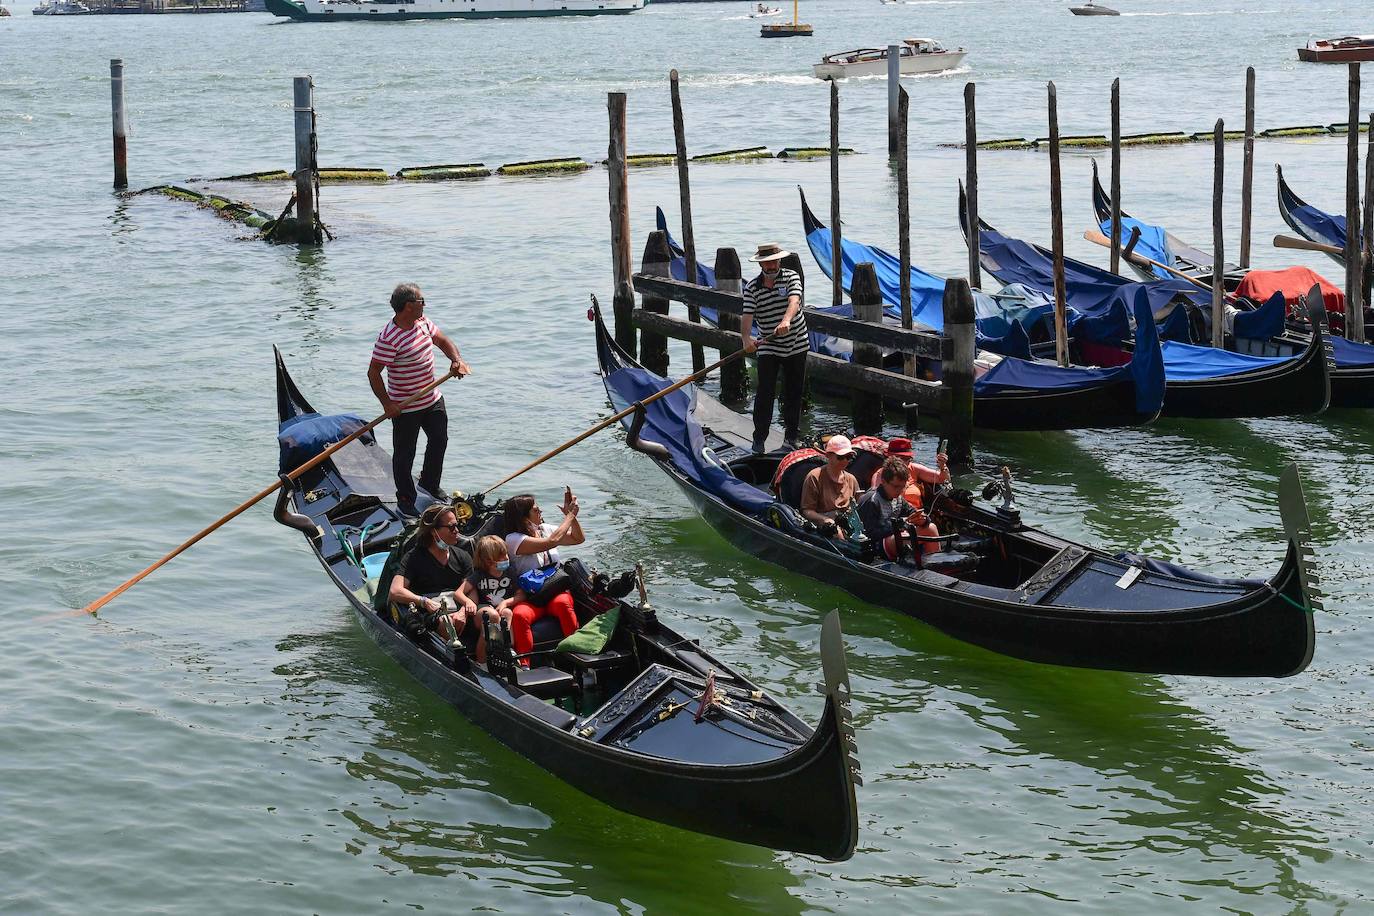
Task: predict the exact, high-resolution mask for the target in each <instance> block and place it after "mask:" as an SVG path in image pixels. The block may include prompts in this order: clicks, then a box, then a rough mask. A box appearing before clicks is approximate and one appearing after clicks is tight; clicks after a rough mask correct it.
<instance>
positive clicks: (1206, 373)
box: [1162, 340, 1299, 382]
mask: <svg viewBox="0 0 1374 916" xmlns="http://www.w3.org/2000/svg"><path fill="white" fill-rule="evenodd" d="M1162 349H1163V351H1164V373H1165V377H1166V378H1168V379H1169V381H1171V382H1190V381H1196V380H1198V379H1208V378H1219V377H1221V376H1225V375H1238V374H1239V373H1241V372H1249V371H1251V370H1253V369H1266V368H1268V367H1270V366H1276V365H1279V364H1281V363H1286V362H1290V361H1292V360H1295V359H1298V358H1299V357H1297V356H1247V355H1246V354H1244V353H1232V352H1231V351H1230V350H1218V349H1217V348H1216V347H1199V346H1196V345H1194V344H1186V343H1179V342H1178V341H1176V340H1168V341H1165V342H1164V344H1163V346H1162Z"/></svg>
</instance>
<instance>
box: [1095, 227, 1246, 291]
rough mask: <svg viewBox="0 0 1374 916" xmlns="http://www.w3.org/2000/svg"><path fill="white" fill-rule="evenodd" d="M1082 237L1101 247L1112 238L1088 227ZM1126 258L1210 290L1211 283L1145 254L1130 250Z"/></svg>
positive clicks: (1108, 245) (1110, 243) (1106, 245)
mask: <svg viewBox="0 0 1374 916" xmlns="http://www.w3.org/2000/svg"><path fill="white" fill-rule="evenodd" d="M1083 238H1084V240H1086V241H1089V242H1093V243H1095V244H1098V245H1101V246H1102V247H1103V248H1111V247H1112V240H1111V239H1109V238H1107V237H1106V236H1105V235H1103V234H1102V233H1101V232H1098V231H1097V230H1096V229H1089V230H1087V231H1086V232H1084V233H1083ZM1126 260H1128V261H1130V262H1131V263H1133V264H1139V265H1140V266H1141V267H1158V268H1159V269H1160V270H1167V271H1168V272H1169V273H1171V274H1173V275H1174V276H1176V277H1178V278H1179V279H1180V280H1187V281H1188V282H1189V283H1191V284H1193V285H1194V286H1196V287H1198V288H1199V289H1205V290H1207V291H1208V292H1211V291H1212V284H1210V283H1203V282H1202V281H1201V280H1199V279H1198V278H1197V277H1193V276H1190V275H1188V274H1186V273H1184V272H1183V271H1181V270H1179V269H1178V268H1177V267H1170V266H1169V265H1168V264H1161V263H1160V262H1159V261H1156V260H1155V259H1154V258H1147V257H1145V255H1143V254H1140V253H1138V252H1135V251H1132V252H1131V254H1130V257H1128V258H1127V259H1126ZM1227 298H1230V294H1229V293H1228V294H1227Z"/></svg>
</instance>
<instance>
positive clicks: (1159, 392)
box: [973, 289, 1164, 415]
mask: <svg viewBox="0 0 1374 916" xmlns="http://www.w3.org/2000/svg"><path fill="white" fill-rule="evenodd" d="M1135 313H1136V332H1137V333H1136V349H1135V353H1134V354H1132V357H1131V361H1130V362H1129V363H1127V364H1126V365H1124V366H1116V367H1113V368H1110V369H1089V368H1084V367H1081V366H1070V367H1068V368H1061V367H1060V366H1057V365H1054V364H1053V363H1045V362H1027V361H1025V360H1020V359H1004V360H1002V361H1001V362H1000V363H998V364H997V365H996V366H994V367H993V368H992V369H989V370H988V371H987V372H985V373H984V374H983V376H982V377H981V378H979V379H978V380H977V381H975V382H974V383H973V390H974V393H975V394H980V395H984V396H987V395H992V394H996V393H998V392H1001V391H1012V390H1021V391H1024V390H1027V389H1031V390H1038V391H1051V390H1055V391H1078V390H1081V389H1084V388H1092V387H1098V386H1102V385H1107V384H1111V383H1114V382H1118V381H1122V380H1125V379H1132V380H1134V382H1135V401H1136V410H1137V411H1138V412H1140V413H1142V414H1146V415H1153V414H1155V413H1157V412H1158V411H1159V409H1160V407H1161V406H1162V405H1163V403H1164V367H1163V355H1162V353H1161V350H1160V347H1159V340H1158V338H1157V337H1156V336H1155V323H1154V318H1153V317H1152V316H1151V315H1150V303H1149V296H1148V295H1147V294H1146V292H1145V291H1144V290H1139V289H1138V290H1136V291H1135Z"/></svg>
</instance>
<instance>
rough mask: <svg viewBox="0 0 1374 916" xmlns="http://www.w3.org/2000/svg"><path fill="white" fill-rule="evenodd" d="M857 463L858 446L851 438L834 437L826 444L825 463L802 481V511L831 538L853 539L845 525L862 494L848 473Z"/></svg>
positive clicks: (852, 532)
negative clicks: (855, 446)
mask: <svg viewBox="0 0 1374 916" xmlns="http://www.w3.org/2000/svg"><path fill="white" fill-rule="evenodd" d="M853 460H854V445H853V443H851V442H850V441H849V438H848V437H847V436H831V437H830V441H828V442H826V444H825V464H824V465H822V466H821V467H818V468H814V469H813V470H812V471H811V473H810V474H807V475H806V480H805V481H803V482H802V495H801V511H802V515H804V516H806V517H807V518H808V519H810V520H811V521H813V522H815V523H816V524H817V525H820V526H821V530H822V531H824V532H825V533H826V534H827V535H829V536H830V537H839V538H850V537H853V536H855V535H857V534H858V532H857V531H847V530H845V528H844V527H842V525H841V524H838V523H844V522H846V521H847V519H848V516H849V511H850V509H852V508H853V507H854V504H855V500H856V499H857V498H858V495H859V481H858V480H856V479H855V477H854V475H853V474H851V473H849V471H848V470H847V469H848V467H849V462H851V461H853Z"/></svg>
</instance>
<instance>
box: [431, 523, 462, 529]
mask: <svg viewBox="0 0 1374 916" xmlns="http://www.w3.org/2000/svg"><path fill="white" fill-rule="evenodd" d="M434 527H435V529H439V528H443V529H446V530H448V531H457V530H458V523H457V522H449V523H448V524H447V525H435V526H434Z"/></svg>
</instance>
